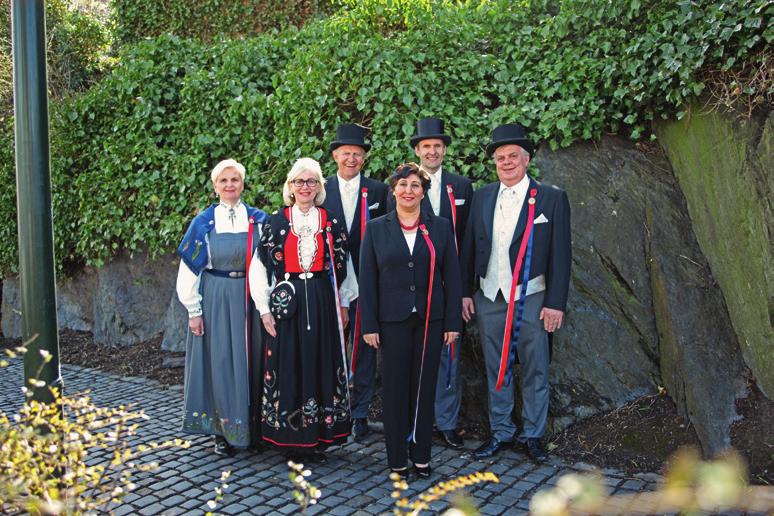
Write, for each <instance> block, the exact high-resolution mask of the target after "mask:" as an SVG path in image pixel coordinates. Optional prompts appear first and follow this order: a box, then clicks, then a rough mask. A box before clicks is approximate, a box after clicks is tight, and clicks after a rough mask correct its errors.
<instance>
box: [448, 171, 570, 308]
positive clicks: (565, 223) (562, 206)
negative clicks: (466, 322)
mask: <svg viewBox="0 0 774 516" xmlns="http://www.w3.org/2000/svg"><path fill="white" fill-rule="evenodd" d="M533 188H535V189H537V195H536V197H535V219H538V218H539V217H540V216H541V215H543V216H544V217H545V218H546V219H548V221H547V222H544V223H541V224H534V226H533V231H534V235H535V236H534V237H533V243H532V265H531V267H530V271H529V277H530V279H532V278H534V277H537V276H540V275H541V274H545V275H546V293H545V300H544V301H543V306H545V307H548V308H554V309H556V310H562V311H563V310H565V308H566V306H567V291H568V289H569V286H570V262H571V260H572V248H571V244H570V203H569V201H568V199H567V194H566V193H565V192H564V191H563V190H560V189H559V188H557V187H555V186H547V185H544V184H541V183H538V182H537V181H535V180H534V179H531V178H530V182H529V190H531V189H533ZM499 190H500V183H499V182H496V183H491V184H488V185H486V186H485V187H483V188H481V189H479V190H478V191H476V193H475V194H474V195H473V203H472V204H471V207H470V216H469V217H468V224H467V228H466V230H465V241H464V243H463V246H462V251H461V253H460V263H461V267H462V282H463V296H465V297H471V295H472V293H473V290H474V288H475V286H476V282H477V280H479V279H480V278H482V277H484V276H486V271H487V267H488V266H489V257H490V256H491V254H492V227H493V224H494V212H495V207H496V205H497V194H498V192H499ZM529 190H528V193H527V197H528V198H529ZM527 211H528V203H527V202H526V200H525V202H524V204H523V206H522V209H521V214H520V215H519V221H518V223H517V224H516V230H515V231H514V233H513V240H512V241H511V247H510V258H511V270H513V267H514V266H515V264H516V255H517V254H518V253H519V246H520V245H521V239H522V236H523V235H524V229H525V228H526V227H527Z"/></svg>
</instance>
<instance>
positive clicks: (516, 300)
mask: <svg viewBox="0 0 774 516" xmlns="http://www.w3.org/2000/svg"><path fill="white" fill-rule="evenodd" d="M486 152H487V154H488V155H489V157H491V158H492V159H493V161H494V164H495V167H496V169H497V176H498V178H499V181H498V182H496V183H492V184H489V185H487V186H485V187H483V188H481V189H480V190H478V191H477V192H476V194H475V195H474V196H473V202H472V204H471V208H470V216H469V217H468V225H467V228H466V232H465V242H464V244H463V249H462V254H461V264H462V277H463V301H462V314H463V318H464V319H465V320H466V321H468V320H470V319H471V316H472V315H473V314H474V313H475V314H476V317H477V321H478V327H479V334H480V336H481V346H482V348H483V351H484V361H485V363H486V370H487V386H488V391H489V426H490V429H491V437H490V439H489V440H488V441H487V442H485V443H484V444H483V445H482V446H481V447H480V448H478V449H477V450H476V451H475V452H474V454H473V456H474V457H475V458H477V459H482V458H487V457H491V456H493V455H494V454H495V453H497V452H498V451H500V450H501V449H502V448H504V447H506V446H510V445H512V444H513V442H514V441H515V440H516V439H518V441H519V442H521V443H522V444H523V446H524V448H525V450H526V453H527V455H528V456H529V457H530V459H532V460H544V459H545V458H546V453H545V450H544V448H543V446H542V444H541V438H542V437H543V434H544V432H545V427H546V420H547V417H548V395H549V388H548V364H549V360H550V348H549V335H550V334H551V333H552V332H554V331H556V330H558V329H559V328H560V327H561V326H562V322H563V319H564V311H565V307H566V304H567V291H568V288H569V282H570V261H571V248H570V205H569V202H568V200H567V194H566V193H565V192H563V191H562V190H560V189H559V188H556V187H553V186H547V185H543V184H541V183H538V182H537V181H535V180H534V179H532V178H530V177H529V176H528V175H527V174H526V172H527V168H528V166H529V161H530V157H531V155H533V154H534V145H533V143H532V142H531V141H530V139H529V138H528V137H527V135H526V132H525V130H524V128H523V127H522V126H520V125H518V124H505V125H501V126H499V127H497V128H496V129H495V130H494V131H493V132H492V143H490V144H489V145H488V146H487V148H486ZM525 280H526V281H525ZM525 284H526V288H524V285H525ZM475 285H478V289H477V290H476V291H475V293H474V286H475ZM516 363H518V364H519V367H518V377H519V378H520V380H521V397H522V412H521V419H522V429H521V432H520V433H519V434H518V435H517V429H516V425H515V424H514V422H513V419H512V412H513V406H514V396H515V393H514V389H515V381H516V380H515V379H516V377H517V375H516V370H517V368H516Z"/></svg>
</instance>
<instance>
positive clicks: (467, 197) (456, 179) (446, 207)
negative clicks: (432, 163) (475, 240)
mask: <svg viewBox="0 0 774 516" xmlns="http://www.w3.org/2000/svg"><path fill="white" fill-rule="evenodd" d="M448 185H451V187H452V193H453V194H454V200H455V204H456V205H457V245H459V246H460V248H462V242H463V240H464V239H465V226H466V225H467V222H468V213H470V203H471V202H472V201H473V183H472V182H471V181H470V179H468V178H467V177H465V176H461V175H459V174H455V173H453V172H448V171H447V170H446V169H445V168H441V209H440V211H439V214H438V215H439V216H440V217H443V218H445V219H446V220H448V221H449V222H451V220H452V210H451V203H450V202H449V193H448V191H447V187H448ZM388 197H389V210H390V211H392V210H393V209H395V197H393V195H392V194H389V195H388ZM422 210H423V211H428V212H430V213H433V207H432V206H431V205H430V199H429V198H428V197H427V195H425V198H424V199H422Z"/></svg>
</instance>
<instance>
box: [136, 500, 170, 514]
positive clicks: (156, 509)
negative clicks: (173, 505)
mask: <svg viewBox="0 0 774 516" xmlns="http://www.w3.org/2000/svg"><path fill="white" fill-rule="evenodd" d="M165 509H166V507H164V506H163V505H161V504H160V503H158V502H157V503H154V504H151V505H148V506H147V507H143V508H142V509H140V510H139V511H137V512H138V513H139V514H141V515H142V516H151V515H152V514H161V513H162V512H164V510H165Z"/></svg>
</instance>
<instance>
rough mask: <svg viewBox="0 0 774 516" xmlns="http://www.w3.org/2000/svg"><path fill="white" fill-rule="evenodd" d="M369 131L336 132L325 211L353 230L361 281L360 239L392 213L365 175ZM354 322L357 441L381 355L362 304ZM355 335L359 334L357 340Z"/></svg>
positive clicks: (347, 128)
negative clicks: (367, 337)
mask: <svg viewBox="0 0 774 516" xmlns="http://www.w3.org/2000/svg"><path fill="white" fill-rule="evenodd" d="M365 136H366V129H365V128H364V127H362V126H360V125H357V124H342V125H340V126H339V127H338V128H337V129H336V139H335V140H333V141H332V142H331V146H330V149H331V154H332V156H333V160H334V161H335V162H336V165H337V167H338V170H337V172H336V174H335V175H333V176H330V177H328V178H327V181H326V183H325V194H326V197H325V202H324V203H323V207H324V208H325V209H327V210H328V211H330V212H331V213H333V214H334V215H335V216H336V218H338V219H339V220H343V221H344V222H345V224H346V225H347V230H348V231H349V242H348V245H349V259H348V260H347V275H348V276H349V275H350V274H352V275H354V276H355V277H357V274H358V271H359V270H360V241H361V237H362V235H363V232H364V231H365V223H366V222H367V221H368V220H370V219H372V218H375V217H379V216H381V215H384V214H385V213H387V191H388V188H387V185H386V184H384V183H382V182H379V181H374V180H373V179H369V178H367V177H364V176H363V175H362V174H361V173H360V171H361V169H362V168H363V164H364V163H365V159H366V157H367V155H368V151H369V150H370V149H371V145H370V144H368V143H366V142H365ZM349 312H350V317H351V319H350V324H349V330H348V332H347V335H348V336H347V339H348V340H350V341H351V342H352V361H351V365H350V369H351V373H352V382H353V385H354V388H353V392H352V394H351V403H352V433H353V434H354V436H355V440H361V439H362V438H363V437H365V436H366V434H368V422H367V418H368V406H369V405H370V403H371V399H372V398H373V396H374V390H375V385H374V375H375V373H376V351H375V350H374V348H372V347H371V346H368V345H366V344H365V342H364V341H363V337H362V332H358V330H359V328H358V321H359V318H358V314H357V302H356V301H354V302H352V304H351V306H350V310H349ZM355 333H358V335H357V337H355Z"/></svg>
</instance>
